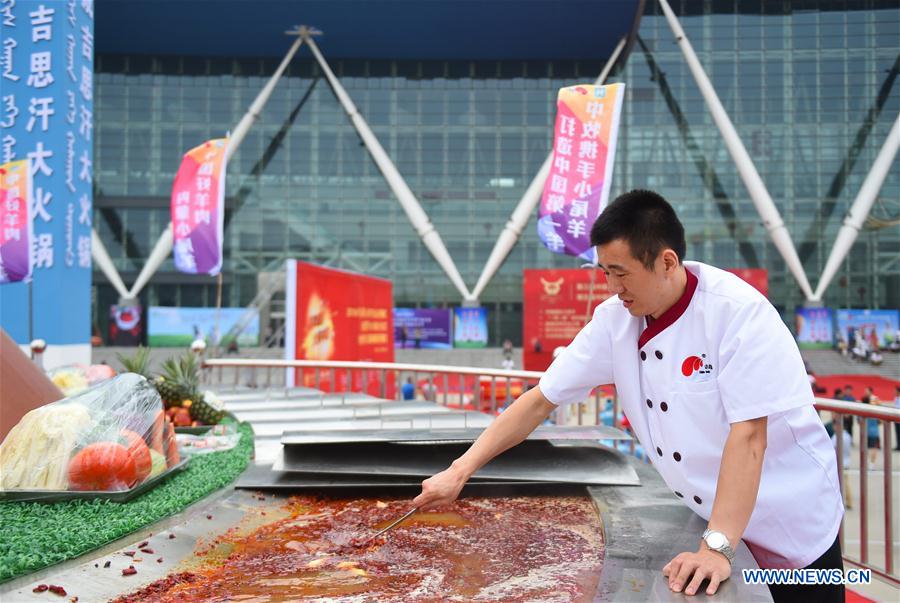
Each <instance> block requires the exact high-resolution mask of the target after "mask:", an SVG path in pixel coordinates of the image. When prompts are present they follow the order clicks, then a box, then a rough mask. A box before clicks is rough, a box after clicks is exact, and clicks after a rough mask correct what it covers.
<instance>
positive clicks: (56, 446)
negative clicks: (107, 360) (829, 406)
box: [0, 373, 179, 491]
mask: <svg viewBox="0 0 900 603" xmlns="http://www.w3.org/2000/svg"><path fill="white" fill-rule="evenodd" d="M178 461H179V457H178V448H177V444H176V441H175V433H174V429H173V427H172V424H171V423H169V422H167V421H166V420H165V415H164V413H163V404H162V400H161V399H160V397H159V393H158V392H157V391H156V389H155V388H154V387H153V386H152V385H151V384H150V383H149V382H148V381H147V380H146V379H145V378H144V377H141V376H139V375H135V374H133V373H125V374H122V375H119V376H117V377H114V378H112V379H110V380H108V381H104V382H103V383H101V384H100V385H97V386H95V387H92V388H90V389H88V390H85V391H83V392H81V393H79V394H76V395H74V396H70V397H68V398H65V399H63V400H60V401H58V402H53V403H52V404H47V405H45V406H42V407H40V408H37V409H35V410H32V411H31V412H29V413H28V414H26V415H25V416H24V417H22V420H21V421H19V423H18V424H16V426H15V427H13V428H12V430H11V431H10V432H9V434H8V435H7V436H6V439H5V440H4V441H3V443H2V444H0V488H2V489H4V490H84V491H118V490H128V489H130V488H133V487H134V486H136V485H138V484H140V483H141V482H143V481H145V480H147V479H149V478H152V477H155V476H156V475H159V474H160V473H162V472H163V471H165V470H166V469H167V468H168V467H172V466H174V465H176V464H177V463H178Z"/></svg>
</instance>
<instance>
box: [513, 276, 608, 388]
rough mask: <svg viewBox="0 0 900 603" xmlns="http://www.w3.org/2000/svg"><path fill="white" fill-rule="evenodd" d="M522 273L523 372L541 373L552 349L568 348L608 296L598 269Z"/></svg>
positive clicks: (548, 363)
mask: <svg viewBox="0 0 900 603" xmlns="http://www.w3.org/2000/svg"><path fill="white" fill-rule="evenodd" d="M523 272H524V276H525V278H524V279H523V282H524V295H523V299H524V307H523V322H524V324H523V330H522V335H523V338H522V339H523V341H522V347H523V353H524V365H525V370H528V371H543V370H546V369H547V367H548V366H550V363H551V362H552V361H553V350H554V349H556V348H557V347H559V346H565V345H569V343H571V341H572V339H573V338H574V337H575V335H577V334H578V331H580V330H581V328H582V327H583V326H584V325H585V324H586V323H587V319H589V318H590V316H591V315H592V314H593V312H594V308H596V307H597V305H598V304H599V303H600V302H602V301H603V300H605V299H606V298H608V297H609V296H610V293H609V288H608V286H607V284H606V276H605V275H604V274H603V272H601V271H600V270H581V269H577V268H576V269H569V270H525V271H523ZM591 273H593V275H592V274H591ZM592 277H593V279H594V282H593V293H592V292H591V290H592V285H591V278H592Z"/></svg>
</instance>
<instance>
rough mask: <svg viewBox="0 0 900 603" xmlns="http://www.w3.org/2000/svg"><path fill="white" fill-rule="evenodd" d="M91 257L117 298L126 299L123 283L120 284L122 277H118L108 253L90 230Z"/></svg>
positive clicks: (95, 233)
mask: <svg viewBox="0 0 900 603" xmlns="http://www.w3.org/2000/svg"><path fill="white" fill-rule="evenodd" d="M91 255H92V256H94V263H95V264H97V267H98V268H100V271H101V272H103V274H105V275H106V278H108V279H109V282H110V283H111V284H112V286H113V288H114V289H115V290H116V293H118V294H119V297H128V291H127V290H126V289H125V283H124V282H122V277H121V276H119V271H118V270H116V266H115V264H113V261H112V258H110V257H109V252H107V251H106V246H105V245H104V244H103V241H101V240H100V236H99V235H98V234H97V231H96V230H91Z"/></svg>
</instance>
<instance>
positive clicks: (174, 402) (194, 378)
mask: <svg viewBox="0 0 900 603" xmlns="http://www.w3.org/2000/svg"><path fill="white" fill-rule="evenodd" d="M199 384H200V365H199V363H198V362H197V358H196V356H194V355H193V354H191V353H190V352H188V353H186V354H185V355H184V356H182V357H181V358H178V359H175V358H169V359H167V360H166V361H165V362H164V363H163V374H162V375H160V376H159V377H157V378H156V381H155V382H154V385H155V386H156V389H157V390H158V391H159V395H160V396H161V397H162V399H163V400H164V401H165V404H166V408H171V407H172V406H190V404H191V402H193V401H194V400H196V399H197V398H198V397H199V396H200V394H199V392H198V391H197V387H198V386H199Z"/></svg>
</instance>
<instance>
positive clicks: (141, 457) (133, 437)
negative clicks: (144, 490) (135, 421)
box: [122, 429, 153, 482]
mask: <svg viewBox="0 0 900 603" xmlns="http://www.w3.org/2000/svg"><path fill="white" fill-rule="evenodd" d="M122 437H124V438H125V439H126V440H127V441H126V446H127V447H128V453H129V454H130V455H131V458H133V459H134V468H135V473H136V474H137V481H138V482H142V481H144V480H145V479H146V478H147V476H148V475H150V471H152V470H153V459H152V458H151V457H150V448H149V447H148V446H147V443H146V442H144V438H142V437H141V436H139V435H138V434H136V433H135V432H133V431H131V430H129V429H123V430H122Z"/></svg>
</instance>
